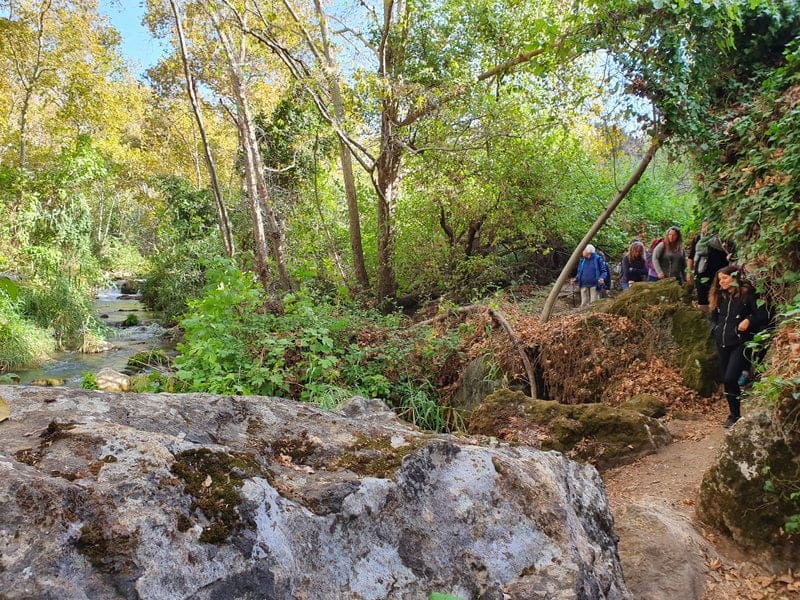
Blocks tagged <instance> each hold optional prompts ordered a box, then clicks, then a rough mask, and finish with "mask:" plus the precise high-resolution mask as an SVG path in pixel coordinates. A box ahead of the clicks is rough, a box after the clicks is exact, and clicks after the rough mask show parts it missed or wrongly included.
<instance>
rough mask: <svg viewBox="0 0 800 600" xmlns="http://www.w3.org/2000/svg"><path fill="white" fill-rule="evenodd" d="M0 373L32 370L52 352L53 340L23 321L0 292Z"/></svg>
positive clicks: (15, 307)
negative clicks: (26, 368) (12, 370)
mask: <svg viewBox="0 0 800 600" xmlns="http://www.w3.org/2000/svg"><path fill="white" fill-rule="evenodd" d="M0 340H3V343H2V344H0V372H3V371H7V370H10V369H15V368H20V367H33V366H36V365H38V364H40V363H42V362H43V361H45V360H46V359H47V356H48V353H50V352H52V351H53V350H54V347H55V344H54V341H53V337H52V336H51V335H50V334H49V333H48V332H47V331H46V330H45V329H43V328H41V327H38V326H37V325H35V324H34V323H31V322H29V321H27V320H25V318H24V317H22V316H21V315H20V314H19V313H18V312H17V305H16V304H15V303H12V302H11V301H10V300H9V298H8V296H6V295H5V294H4V293H3V292H0Z"/></svg>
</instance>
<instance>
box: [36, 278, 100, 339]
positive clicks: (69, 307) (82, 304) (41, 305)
mask: <svg viewBox="0 0 800 600" xmlns="http://www.w3.org/2000/svg"><path fill="white" fill-rule="evenodd" d="M20 312H21V314H23V315H24V316H25V317H26V318H28V319H30V320H31V321H33V322H34V323H36V325H38V326H39V327H41V328H43V329H50V330H51V331H52V332H53V336H54V337H55V340H56V344H57V346H58V347H60V348H78V347H80V346H82V345H83V343H84V336H85V334H86V333H87V332H88V331H98V330H99V329H100V325H99V323H97V320H96V319H95V318H94V316H93V315H92V307H91V300H90V295H89V292H88V290H87V289H86V288H84V287H83V286H81V285H79V284H78V282H76V280H75V279H74V278H72V277H69V276H62V275H58V276H53V277H52V278H51V279H50V280H49V281H47V282H43V283H39V284H33V285H29V286H26V287H24V288H23V289H22V295H21V298H20Z"/></svg>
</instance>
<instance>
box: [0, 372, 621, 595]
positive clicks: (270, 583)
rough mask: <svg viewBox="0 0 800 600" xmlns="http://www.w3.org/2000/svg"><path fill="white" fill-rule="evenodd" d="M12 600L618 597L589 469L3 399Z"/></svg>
mask: <svg viewBox="0 0 800 600" xmlns="http://www.w3.org/2000/svg"><path fill="white" fill-rule="evenodd" d="M0 396H3V397H4V398H5V400H6V401H7V403H8V405H9V407H10V418H9V419H8V420H7V421H5V422H2V423H0V472H1V473H0V477H1V478H2V480H3V486H2V487H0V589H2V590H3V595H4V598H7V599H17V598H31V597H37V598H55V597H59V598H65V599H66V598H93V599H106V598H153V599H156V598H158V599H162V598H164V599H167V598H196V599H212V598H225V599H237V598H242V599H243V598H275V599H283V598H287V599H288V598H362V599H368V598H374V599H379V598H381V599H382V598H392V599H395V598H397V599H399V598H409V599H410V598H414V599H416V598H427V597H428V596H429V595H430V594H432V593H436V592H439V593H446V594H453V595H456V596H462V597H464V598H475V597H481V598H487V599H498V600H500V599H502V598H504V597H510V598H519V599H529V598H553V599H572V598H574V599H578V598H580V599H594V598H598V599H599V598H629V597H630V596H629V594H628V592H627V591H626V588H625V584H624V582H623V580H622V574H621V568H620V564H619V560H618V557H617V546H616V538H615V536H614V533H613V531H612V522H611V516H610V513H609V510H608V506H607V500H606V497H605V492H604V488H603V484H602V482H601V480H600V478H599V476H598V474H597V472H596V471H595V470H594V468H592V467H591V466H586V465H580V464H578V463H574V462H571V461H569V460H567V459H566V458H564V457H563V456H562V455H560V454H558V453H555V452H541V451H537V450H534V449H531V448H528V447H517V448H511V447H507V446H499V447H482V446H478V445H475V443H474V442H472V441H470V440H468V439H460V438H455V437H451V436H446V435H431V434H426V433H422V432H420V431H418V430H416V429H412V428H410V427H408V426H406V425H404V424H402V423H401V422H399V421H398V420H397V419H396V418H395V417H394V415H393V413H391V412H390V411H387V410H386V409H385V408H384V407H383V405H382V404H381V403H380V402H377V401H365V400H355V401H353V402H352V403H351V404H349V405H347V406H346V407H345V408H344V409H342V411H341V412H339V413H330V412H325V411H322V410H319V409H316V408H314V407H310V406H307V405H302V404H297V403H293V402H289V401H284V400H279V399H274V398H261V397H226V396H214V395H206V394H187V395H171V394H161V395H147V394H113V393H101V392H90V391H85V390H68V389H50V388H41V389H34V388H24V387H15V386H0Z"/></svg>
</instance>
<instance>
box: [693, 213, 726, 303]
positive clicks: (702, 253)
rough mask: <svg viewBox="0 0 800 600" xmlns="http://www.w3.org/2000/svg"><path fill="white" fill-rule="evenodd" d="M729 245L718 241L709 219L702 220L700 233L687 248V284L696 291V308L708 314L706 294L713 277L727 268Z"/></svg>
mask: <svg viewBox="0 0 800 600" xmlns="http://www.w3.org/2000/svg"><path fill="white" fill-rule="evenodd" d="M728 248H730V244H729V243H726V242H723V241H721V240H720V238H719V236H718V235H716V234H715V233H713V232H712V230H711V219H703V223H702V225H701V226H700V233H698V234H697V235H696V236H694V238H692V243H691V245H690V246H689V256H687V257H686V265H687V267H688V269H689V283H694V288H695V290H696V291H697V306H698V308H700V310H702V311H705V312H708V310H709V309H708V292H709V291H710V290H711V283H712V282H713V281H714V275H716V274H717V271H719V270H720V269H721V268H723V267H727V266H728V262H729V259H730V258H731V254H730V252H729V251H728Z"/></svg>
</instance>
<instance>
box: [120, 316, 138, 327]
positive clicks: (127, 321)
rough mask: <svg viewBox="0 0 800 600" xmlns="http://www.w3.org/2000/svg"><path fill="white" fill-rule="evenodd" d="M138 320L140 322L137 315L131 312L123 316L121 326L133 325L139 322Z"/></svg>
mask: <svg viewBox="0 0 800 600" xmlns="http://www.w3.org/2000/svg"><path fill="white" fill-rule="evenodd" d="M139 322H140V321H139V316H138V315H136V314H134V313H131V314H129V315H128V316H127V317H125V320H124V321H122V326H123V327H135V326H136V325H138V324H139Z"/></svg>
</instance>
